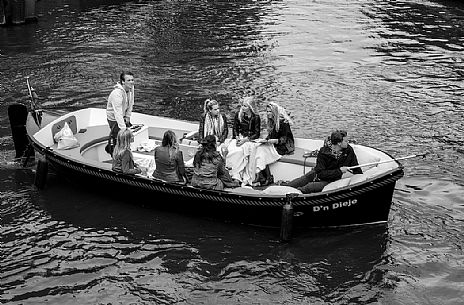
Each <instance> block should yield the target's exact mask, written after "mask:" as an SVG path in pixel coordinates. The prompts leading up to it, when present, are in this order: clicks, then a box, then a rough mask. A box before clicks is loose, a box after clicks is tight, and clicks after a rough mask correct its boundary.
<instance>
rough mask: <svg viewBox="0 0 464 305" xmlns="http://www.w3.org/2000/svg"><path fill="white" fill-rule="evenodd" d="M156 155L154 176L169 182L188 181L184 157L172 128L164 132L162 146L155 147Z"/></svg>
mask: <svg viewBox="0 0 464 305" xmlns="http://www.w3.org/2000/svg"><path fill="white" fill-rule="evenodd" d="M154 156H155V163H156V169H155V171H154V172H153V175H152V176H153V177H154V178H157V179H161V180H164V181H167V182H187V179H186V175H185V165H184V157H183V155H182V151H180V150H179V143H178V142H177V138H176V134H175V133H174V132H173V131H172V130H167V131H166V132H165V133H164V136H163V140H162V142H161V146H158V147H156V148H155V153H154ZM184 179H185V180H184Z"/></svg>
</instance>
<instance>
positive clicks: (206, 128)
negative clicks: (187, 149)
mask: <svg viewBox="0 0 464 305" xmlns="http://www.w3.org/2000/svg"><path fill="white" fill-rule="evenodd" d="M203 110H204V112H203V115H202V116H201V119H200V128H199V129H198V143H201V141H202V140H203V138H204V137H206V136H209V135H213V136H215V137H216V139H217V141H218V143H220V144H222V143H224V141H225V140H226V139H227V136H228V134H229V128H228V127H227V117H226V116H225V115H224V114H220V113H219V103H218V102H217V101H216V100H210V99H207V100H206V101H205V104H204V107H203Z"/></svg>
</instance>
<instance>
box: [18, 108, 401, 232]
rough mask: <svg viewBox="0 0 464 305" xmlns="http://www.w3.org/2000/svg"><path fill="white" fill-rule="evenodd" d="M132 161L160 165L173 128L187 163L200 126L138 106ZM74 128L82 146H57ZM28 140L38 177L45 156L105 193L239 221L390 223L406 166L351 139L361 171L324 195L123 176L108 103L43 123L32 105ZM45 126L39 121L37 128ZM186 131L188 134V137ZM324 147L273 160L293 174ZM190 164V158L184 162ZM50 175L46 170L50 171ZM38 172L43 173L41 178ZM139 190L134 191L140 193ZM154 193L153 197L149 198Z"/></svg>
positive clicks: (304, 143) (282, 174) (309, 144)
mask: <svg viewBox="0 0 464 305" xmlns="http://www.w3.org/2000/svg"><path fill="white" fill-rule="evenodd" d="M131 121H132V122H133V123H134V124H135V125H136V126H137V128H136V129H134V143H133V155H134V160H135V161H136V162H137V163H139V164H143V165H145V166H150V167H153V166H154V157H153V152H152V151H151V150H152V149H153V148H154V147H155V146H156V145H160V142H161V139H162V136H163V134H164V132H165V131H166V130H168V129H170V130H172V131H174V132H175V133H176V135H177V137H178V139H181V140H180V149H181V150H182V152H183V155H184V158H185V159H186V161H188V159H190V158H192V157H193V156H194V154H195V152H196V150H197V147H198V143H197V141H195V140H191V139H189V136H188V135H189V134H194V133H195V132H196V131H198V124H196V123H192V122H186V121H182V120H176V119H171V118H165V117H159V116H153V115H147V114H142V113H136V112H134V113H133V114H132V117H131ZM65 123H67V124H68V126H69V127H70V128H71V130H72V131H73V134H74V135H75V137H76V138H77V140H78V142H79V146H78V147H75V148H72V149H66V150H62V149H58V147H57V143H56V142H55V140H54V135H55V134H56V133H57V132H58V131H59V130H60V129H61V128H63V126H64V124H65ZM26 126H27V133H28V137H29V141H30V144H31V145H32V147H33V148H34V149H35V151H36V152H38V153H39V154H41V155H42V158H41V159H40V160H42V162H39V163H38V167H37V173H36V175H40V174H41V173H42V172H44V171H43V170H40V168H39V166H42V167H43V166H44V162H45V164H46V165H47V168H48V165H50V166H51V167H52V168H53V169H54V170H55V171H56V172H57V173H58V174H62V175H65V176H66V177H69V178H73V179H74V178H75V179H77V180H78V181H79V182H80V183H87V184H88V183H91V184H93V185H98V187H99V188H100V189H102V191H112V190H127V189H129V192H131V194H133V195H132V199H133V200H135V201H144V202H145V204H148V205H151V206H153V207H160V208H161V207H162V208H166V206H169V209H171V210H175V211H186V210H191V209H192V208H193V209H195V210H196V211H200V212H201V213H203V212H204V214H207V215H213V216H214V217H218V218H221V219H223V218H224V219H228V218H238V219H240V221H241V222H246V223H254V224H261V223H262V224H266V225H275V226H281V227H282V226H283V218H284V217H283V215H284V212H285V211H286V213H287V215H290V217H291V219H292V223H293V226H302V227H339V226H351V225H361V224H374V223H382V222H387V220H388V214H389V210H390V206H391V203H392V195H393V191H394V188H395V183H396V181H397V180H398V179H400V178H401V177H402V176H403V167H402V165H401V164H400V163H399V162H398V161H397V160H395V159H393V158H392V157H391V156H390V155H388V154H387V153H385V152H382V151H381V150H378V149H375V148H371V147H367V146H363V145H357V144H351V145H352V147H353V148H354V150H355V153H356V155H357V158H358V162H359V164H367V166H364V167H362V169H363V174H362V175H354V176H352V177H345V178H342V179H340V180H338V181H335V182H332V183H331V184H329V185H327V186H326V187H325V188H324V190H323V191H322V192H320V193H314V194H301V193H299V194H298V192H295V191H294V190H295V189H292V188H289V187H283V186H271V187H268V188H266V189H264V190H263V189H253V188H250V187H239V188H233V189H226V190H224V191H216V190H206V189H200V188H195V187H192V186H189V185H183V184H178V183H167V182H165V181H162V180H158V179H154V178H153V177H151V176H150V175H145V176H143V175H124V174H121V173H116V172H114V171H113V170H112V169H111V167H112V164H111V156H110V155H109V154H107V153H106V152H105V149H104V148H105V145H106V143H107V139H108V134H109V127H108V123H107V120H106V111H105V109H97V108H87V109H81V110H77V111H72V112H69V113H66V114H64V115H61V116H59V117H57V118H56V119H54V120H51V122H49V123H45V122H42V124H40V114H39V113H38V110H34V109H32V110H31V111H30V112H29V116H28V119H27V123H26ZM39 126H40V127H39ZM186 135H187V136H186ZM322 145H323V140H320V139H303V138H295V147H296V149H295V153H294V154H292V155H289V156H282V158H281V159H280V160H278V161H277V162H275V163H273V164H271V165H270V170H271V173H272V174H273V176H274V179H275V181H278V180H291V179H293V178H295V177H299V176H301V175H302V174H303V173H305V172H308V171H309V170H311V169H312V167H313V166H314V165H315V158H314V157H308V152H311V151H314V150H317V149H319V148H320V147H321V146H322ZM186 163H188V162H186ZM45 173H46V171H45ZM39 178H40V177H39ZM134 190H135V191H134ZM147 198H148V199H147Z"/></svg>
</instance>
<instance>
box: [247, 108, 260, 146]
mask: <svg viewBox="0 0 464 305" xmlns="http://www.w3.org/2000/svg"><path fill="white" fill-rule="evenodd" d="M250 128H251V130H250V136H249V139H250V141H253V140H255V139H259V136H260V134H261V118H260V117H259V115H258V114H257V115H255V116H254V117H253V119H252V124H251V127H250Z"/></svg>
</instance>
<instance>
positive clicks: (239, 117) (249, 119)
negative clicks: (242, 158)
mask: <svg viewBox="0 0 464 305" xmlns="http://www.w3.org/2000/svg"><path fill="white" fill-rule="evenodd" d="M260 133H261V119H260V117H259V113H258V112H257V109H256V106H255V104H254V103H253V97H245V98H243V99H242V101H241V106H240V110H239V111H238V112H237V113H236V114H235V117H234V126H233V129H232V139H236V140H237V144H236V145H237V146H241V145H242V144H244V143H246V142H249V141H253V140H256V139H258V138H259V135H260Z"/></svg>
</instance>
